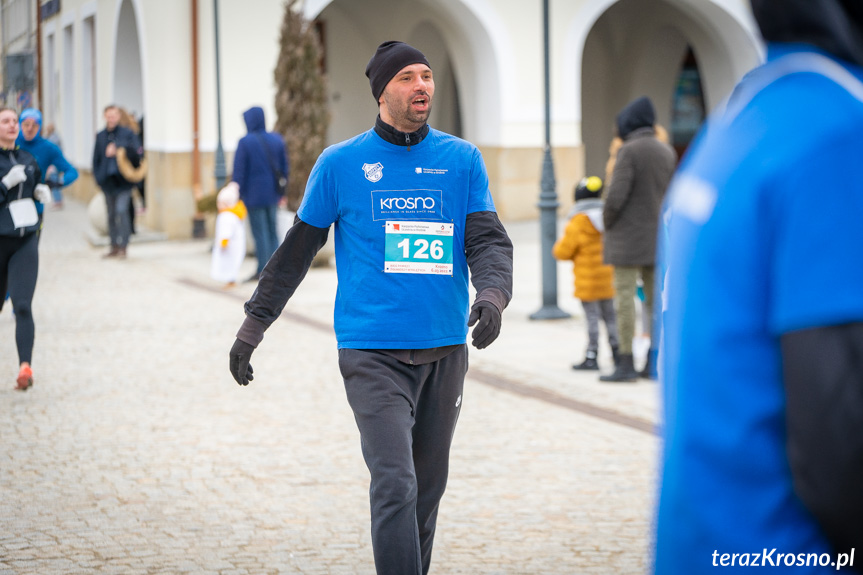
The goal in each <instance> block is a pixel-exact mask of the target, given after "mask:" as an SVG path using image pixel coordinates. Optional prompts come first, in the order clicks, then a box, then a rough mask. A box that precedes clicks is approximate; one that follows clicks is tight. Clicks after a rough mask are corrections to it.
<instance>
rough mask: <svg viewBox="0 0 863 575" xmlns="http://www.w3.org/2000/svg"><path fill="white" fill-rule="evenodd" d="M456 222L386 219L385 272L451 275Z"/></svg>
mask: <svg viewBox="0 0 863 575" xmlns="http://www.w3.org/2000/svg"><path fill="white" fill-rule="evenodd" d="M453 227H454V226H453V224H442V223H435V222H387V223H386V244H385V245H386V251H385V254H384V271H385V272H386V273H390V274H435V275H449V276H451V275H452V237H453Z"/></svg>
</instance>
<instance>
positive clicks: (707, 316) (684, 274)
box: [655, 46, 863, 575]
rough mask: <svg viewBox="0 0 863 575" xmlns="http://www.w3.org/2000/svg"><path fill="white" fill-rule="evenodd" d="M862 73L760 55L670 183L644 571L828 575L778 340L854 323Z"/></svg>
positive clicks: (859, 276) (792, 50) (806, 57)
mask: <svg viewBox="0 0 863 575" xmlns="http://www.w3.org/2000/svg"><path fill="white" fill-rule="evenodd" d="M855 77H856V78H855ZM861 77H863V70H861V69H860V68H857V67H853V66H851V65H849V64H846V63H843V64H840V63H839V62H838V61H836V60H833V59H831V58H829V57H826V56H825V55H823V54H820V53H818V52H815V51H813V50H812V49H811V48H806V49H804V48H802V47H800V46H796V47H786V48H784V49H782V50H780V49H778V48H777V47H775V46H771V47H770V49H769V51H768V62H767V63H766V64H765V65H764V66H762V67H761V68H758V69H756V70H755V71H753V72H752V73H750V74H749V75H748V76H747V77H746V78H745V79H744V81H743V82H742V83H741V84H740V85H739V86H738V88H737V89H736V90H735V93H734V95H733V96H732V98H731V99H730V101H729V104H728V107H727V108H726V110H725V112H724V113H722V114H718V115H717V116H716V117H714V118H712V119H711V121H710V123H709V125H708V126H707V128H706V130H705V131H703V133H702V134H701V135H700V137H699V139H698V141H697V143H696V144H694V145H693V147H692V148H691V150H690V152H689V154H688V156H687V159H686V161H685V163H684V165H683V166H682V167H681V169H680V172H679V173H678V175H677V176H676V178H675V180H674V181H673V183H672V186H671V191H670V194H669V202H670V224H669V236H668V246H667V250H668V262H667V263H668V276H667V283H666V294H665V298H666V299H667V310H666V312H665V313H664V325H663V327H664V337H665V341H664V348H663V352H664V360H663V366H662V372H663V380H664V400H665V405H664V407H665V432H664V435H665V437H664V440H665V445H664V454H663V462H662V463H663V477H662V486H661V493H660V502H659V508H658V517H657V540H656V546H657V547H656V568H655V569H656V573H660V574H675V575H676V574H680V573H686V574H698V573H706V572H713V571H712V570H714V569H716V568H717V567H726V568H730V567H731V566H732V562H733V565H734V566H741V565H743V569H748V567H749V566H753V565H764V566H768V567H771V566H773V565H777V568H779V565H781V566H782V567H781V568H779V569H780V570H783V569H784V568H785V566H786V565H789V564H793V565H794V567H792V569H793V570H794V572H795V573H815V572H819V573H820V572H826V571H831V572H832V571H833V570H835V567H832V566H830V565H827V566H817V564H818V562H821V561H823V560H825V559H826V556H822V554H825V553H829V552H830V549H829V546H828V543H827V540H826V539H825V537H824V534H823V533H822V531H821V530H820V528H819V527H818V525H817V523H816V521H815V519H814V518H813V517H812V516H811V514H810V513H809V512H808V511H807V510H806V509H805V507H804V506H803V504H802V503H801V501H800V500H799V498H798V497H797V496H796V494H795V492H794V489H793V485H792V477H791V471H790V467H789V463H788V459H787V456H786V437H785V393H784V388H783V378H782V356H781V348H780V338H781V336H782V335H783V334H786V333H788V332H791V331H794V330H801V329H807V328H814V327H819V326H827V325H835V324H842V323H847V322H859V321H861V320H863V226H861V224H860V218H861V214H863V162H861V160H860V149H861V147H860V141H861V140H860V138H861V134H863V84H861V83H860V82H859V80H858V79H859V78H861ZM812 385H818V382H817V381H813V382H812ZM849 432H851V431H850V430H849ZM857 432H859V430H858V431H857ZM774 549H775V551H773V550H774ZM840 551H848V550H840ZM735 553H736V554H738V555H737V556H736V557H734V556H733V554H735ZM724 554H728V555H725V556H724V557H723V555H724ZM779 554H782V555H781V556H780V557H778V559H777V556H778V555H779ZM787 554H791V555H792V557H790V558H789V556H788V555H787ZM816 556H817V560H816ZM833 559H835V556H834V557H833V558H832V559H831V560H833ZM756 562H757V563H756ZM807 563H808V567H807Z"/></svg>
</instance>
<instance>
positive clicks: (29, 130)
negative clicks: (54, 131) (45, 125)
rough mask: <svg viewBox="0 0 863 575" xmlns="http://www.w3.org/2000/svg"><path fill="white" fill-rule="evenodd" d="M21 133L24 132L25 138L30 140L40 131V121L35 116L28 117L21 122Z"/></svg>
mask: <svg viewBox="0 0 863 575" xmlns="http://www.w3.org/2000/svg"><path fill="white" fill-rule="evenodd" d="M21 133H22V134H24V139H25V140H27V141H28V142H29V141H30V140H32V139H33V138H35V137H36V134H38V133H39V123H38V122H37V121H36V120H34V119H33V118H27V119H26V120H24V121H23V122H21Z"/></svg>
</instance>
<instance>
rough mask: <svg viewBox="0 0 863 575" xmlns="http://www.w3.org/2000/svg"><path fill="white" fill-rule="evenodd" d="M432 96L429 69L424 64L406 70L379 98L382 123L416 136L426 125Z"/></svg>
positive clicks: (397, 76)
mask: <svg viewBox="0 0 863 575" xmlns="http://www.w3.org/2000/svg"><path fill="white" fill-rule="evenodd" d="M433 96H434V78H433V77H432V71H431V68H429V67H428V66H426V65H425V64H411V65H410V66H405V67H404V68H402V69H401V70H400V71H399V73H398V74H396V75H395V76H393V79H392V80H390V82H389V84H387V87H386V88H384V91H383V94H381V98H380V105H381V107H380V110H381V119H382V120H383V121H384V122H386V123H387V124H389V125H391V126H393V127H394V128H396V129H397V130H401V131H402V132H415V131H417V130H419V129H420V128H422V127H423V125H425V123H426V122H428V119H429V114H430V113H431V104H432V97H433Z"/></svg>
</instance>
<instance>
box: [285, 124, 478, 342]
mask: <svg viewBox="0 0 863 575" xmlns="http://www.w3.org/2000/svg"><path fill="white" fill-rule="evenodd" d="M479 211H494V202H493V201H492V198H491V193H490V192H489V188H488V174H487V173H486V170H485V164H484V163H483V161H482V156H481V154H480V152H479V150H478V149H477V148H476V146H474V145H472V144H470V143H468V142H465V141H464V140H460V139H458V138H456V137H453V136H450V135H448V134H445V133H443V132H439V131H437V130H429V132H428V135H427V136H426V137H425V138H424V139H423V140H422V141H421V142H420V143H419V144H415V145H412V146H410V148H408V147H406V146H397V145H394V144H391V143H389V142H387V141H385V140H384V139H382V138H381V137H380V136H378V135H377V134H376V133H375V132H374V130H369V131H368V132H365V133H363V134H360V135H359V136H357V137H355V138H352V139H350V140H348V141H346V142H342V143H340V144H336V145H334V146H331V147H329V148H327V149H326V150H324V152H323V154H321V156H320V157H319V158H318V161H317V163H316V164H315V167H314V168H313V169H312V173H311V175H310V176H309V181H308V184H307V185H306V193H305V196H304V197H303V203H302V205H301V206H300V209H299V212H298V215H299V217H300V219H301V220H303V221H304V222H306V223H307V224H309V225H312V226H315V227H319V228H326V227H329V226H330V225H331V224H335V252H336V270H337V273H338V289H337V292H336V303H335V312H334V325H335V331H336V339H337V340H338V346H339V348H353V349H426V348H432V347H440V346H445V345H454V344H463V343H464V342H465V339H466V336H467V318H468V269H467V262H466V260H465V254H464V226H465V218H466V217H467V214H470V213H473V212H479Z"/></svg>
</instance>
